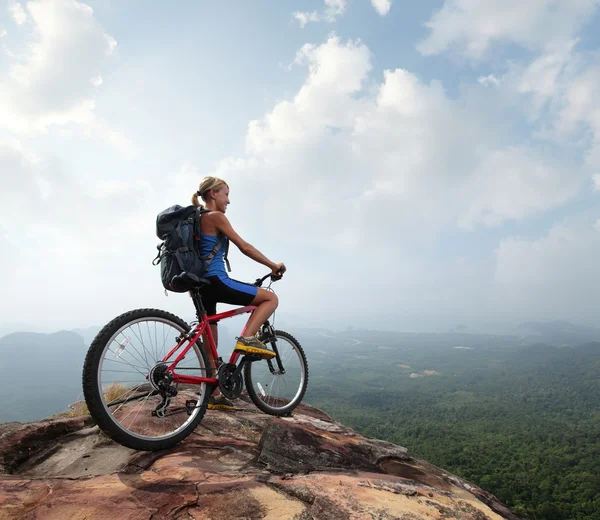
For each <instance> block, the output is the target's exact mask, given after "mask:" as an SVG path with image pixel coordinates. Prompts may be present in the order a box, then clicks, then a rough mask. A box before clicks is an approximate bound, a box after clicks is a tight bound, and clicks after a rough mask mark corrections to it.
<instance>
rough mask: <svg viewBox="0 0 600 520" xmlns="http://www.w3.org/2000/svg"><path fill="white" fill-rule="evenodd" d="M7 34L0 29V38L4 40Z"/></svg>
mask: <svg viewBox="0 0 600 520" xmlns="http://www.w3.org/2000/svg"><path fill="white" fill-rule="evenodd" d="M7 34H8V33H7V32H6V29H0V38H4V37H5V36H6V35H7Z"/></svg>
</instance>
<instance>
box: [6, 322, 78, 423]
mask: <svg viewBox="0 0 600 520" xmlns="http://www.w3.org/2000/svg"><path fill="white" fill-rule="evenodd" d="M86 351H87V347H86V345H85V341H84V339H83V337H82V336H80V335H79V334H76V333H74V332H71V331H60V332H55V333H53V334H42V333H36V332H15V333H12V334H9V335H7V336H4V337H3V338H0V354H1V355H0V372H1V373H2V400H1V401H0V422H9V421H19V422H24V421H31V420H35V419H40V418H43V417H47V416H49V415H52V414H54V413H57V412H60V411H62V410H65V409H66V408H67V406H68V405H69V404H70V403H72V402H74V401H76V400H77V399H78V397H80V394H81V393H82V388H81V371H82V368H83V360H84V358H85V354H86Z"/></svg>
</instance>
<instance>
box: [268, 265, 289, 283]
mask: <svg viewBox="0 0 600 520" xmlns="http://www.w3.org/2000/svg"><path fill="white" fill-rule="evenodd" d="M286 270H287V269H286V267H285V265H284V263H283V262H279V263H278V264H275V267H274V268H273V269H271V276H272V277H273V278H276V279H280V278H281V277H282V276H283V273H285V272H286Z"/></svg>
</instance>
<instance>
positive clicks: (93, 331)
mask: <svg viewBox="0 0 600 520" xmlns="http://www.w3.org/2000/svg"><path fill="white" fill-rule="evenodd" d="M101 329H102V327H98V326H94V327H86V328H84V329H73V330H72V332H74V333H75V334H79V335H80V336H81V337H82V338H83V341H84V343H85V344H86V345H87V346H88V347H89V346H90V345H91V343H92V341H94V338H95V337H96V336H97V334H98V332H100V330H101Z"/></svg>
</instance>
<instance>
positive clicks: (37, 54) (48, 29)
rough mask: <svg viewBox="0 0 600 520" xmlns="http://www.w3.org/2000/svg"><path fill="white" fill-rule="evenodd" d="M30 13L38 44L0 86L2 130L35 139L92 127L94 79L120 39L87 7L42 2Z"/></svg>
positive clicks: (69, 0) (63, 0) (68, 1)
mask: <svg viewBox="0 0 600 520" xmlns="http://www.w3.org/2000/svg"><path fill="white" fill-rule="evenodd" d="M27 8H28V10H29V13H30V15H31V18H32V20H33V23H34V25H35V33H34V40H33V41H32V42H31V43H30V44H29V45H28V46H27V49H26V53H25V55H24V57H23V58H21V59H15V60H14V62H13V63H12V64H11V65H10V72H9V77H8V78H5V79H4V80H3V81H1V82H0V127H4V128H7V129H8V130H10V131H12V132H16V133H20V134H32V133H38V132H44V131H46V129H47V128H48V127H49V126H50V125H53V124H59V125H63V124H66V123H68V122H75V123H77V124H80V125H88V126H90V125H93V124H94V123H95V121H96V119H95V114H94V102H93V99H92V93H93V88H94V87H93V85H92V83H90V79H91V78H97V77H98V76H99V72H100V67H101V65H102V63H103V61H104V57H105V56H106V54H107V53H108V54H110V53H111V52H113V51H114V47H115V45H116V43H115V40H114V39H113V38H112V37H110V36H109V35H107V34H106V33H105V32H104V31H103V29H102V28H101V27H100V26H99V25H98V24H97V22H96V21H95V19H94V16H93V11H92V9H91V8H90V7H89V6H87V5H86V4H83V3H80V2H77V1H75V0H38V1H32V2H29V3H28V4H27Z"/></svg>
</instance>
